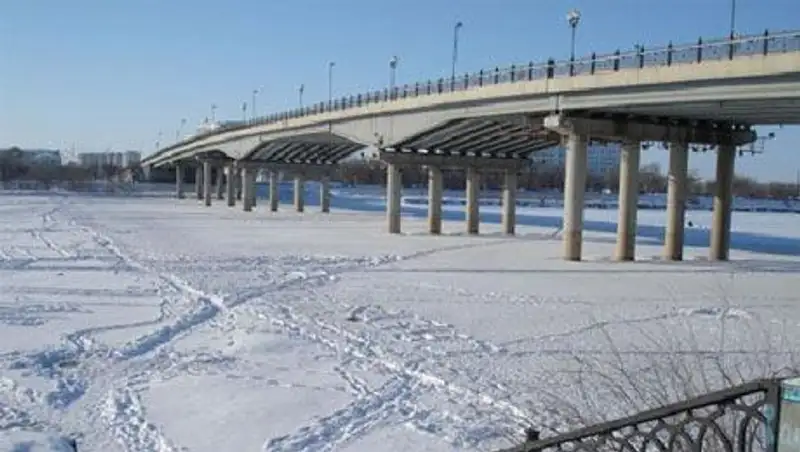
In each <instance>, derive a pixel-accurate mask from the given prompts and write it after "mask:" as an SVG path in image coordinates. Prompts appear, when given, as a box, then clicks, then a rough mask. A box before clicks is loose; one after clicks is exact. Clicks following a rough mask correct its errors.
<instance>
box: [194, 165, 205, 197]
mask: <svg viewBox="0 0 800 452" xmlns="http://www.w3.org/2000/svg"><path fill="white" fill-rule="evenodd" d="M194 194H195V196H196V197H197V199H198V200H200V199H203V167H202V165H201V166H197V167H195V169H194Z"/></svg>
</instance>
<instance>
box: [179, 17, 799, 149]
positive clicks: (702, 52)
mask: <svg viewBox="0 0 800 452" xmlns="http://www.w3.org/2000/svg"><path fill="white" fill-rule="evenodd" d="M788 52H800V30H798V31H787V32H780V33H770V32H769V31H764V33H761V34H757V35H749V36H741V37H735V38H718V39H713V40H708V41H705V40H703V39H702V38H700V39H698V40H697V42H696V43H692V44H686V45H678V46H676V45H673V44H672V43H670V44H668V45H667V46H666V47H660V48H654V49H646V48H644V47H643V46H636V47H635V49H634V50H632V51H626V52H621V51H620V50H617V51H616V52H613V53H610V54H604V55H603V54H594V53H593V54H592V55H591V56H589V57H588V58H581V59H576V60H574V61H573V60H560V61H556V60H553V59H550V60H548V61H547V62H545V63H534V62H530V63H527V64H521V65H512V66H509V67H506V68H500V67H495V68H493V69H487V70H481V71H478V72H477V73H472V74H465V75H463V76H456V77H454V78H450V77H447V78H439V79H437V80H427V81H424V82H418V83H414V84H405V85H402V86H397V87H393V88H391V89H390V88H388V87H387V88H385V89H383V90H376V91H369V92H366V93H361V94H356V95H351V96H345V97H341V98H337V99H334V100H332V101H325V102H318V103H315V104H311V105H309V106H306V107H303V108H297V109H293V110H289V111H284V112H279V113H273V114H270V115H267V116H261V117H258V118H253V119H251V120H247V121H238V122H234V123H233V124H231V125H227V126H225V127H222V128H219V129H215V130H213V131H210V132H208V133H205V134H201V135H196V136H194V137H192V138H190V139H188V140H184V141H182V142H179V143H176V144H174V145H172V146H169V147H167V148H164V149H163V151H168V150H169V149H171V148H172V147H174V146H177V145H180V144H190V143H192V142H194V141H197V140H201V139H203V138H205V137H208V136H211V135H215V134H219V133H222V132H228V131H233V130H241V129H245V128H248V127H251V126H254V125H263V124H274V123H279V122H282V121H287V120H289V119H293V118H300V117H305V116H312V115H316V114H320V113H327V112H332V111H343V110H348V109H351V108H358V107H362V106H365V105H369V104H374V103H380V102H392V101H395V100H399V99H407V98H413V97H422V96H432V95H438V94H445V93H450V92H455V91H464V90H468V89H475V88H480V87H484V86H490V85H497V84H501V83H516V82H525V81H533V80H542V79H552V78H562V77H575V76H580V75H593V74H600V73H605V72H615V71H620V70H627V69H637V68H638V69H642V68H648V67H660V66H675V65H681V64H698V63H702V62H704V61H720V60H725V59H728V60H733V59H735V58H738V57H743V56H753V55H770V54H775V53H788Z"/></svg>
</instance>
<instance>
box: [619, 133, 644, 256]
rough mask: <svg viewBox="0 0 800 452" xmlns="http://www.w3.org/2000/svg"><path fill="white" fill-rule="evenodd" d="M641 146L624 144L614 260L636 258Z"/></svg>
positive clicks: (620, 170) (631, 143)
mask: <svg viewBox="0 0 800 452" xmlns="http://www.w3.org/2000/svg"><path fill="white" fill-rule="evenodd" d="M640 156H641V144H640V143H639V142H638V141H630V142H625V143H623V144H622V153H621V154H620V162H619V217H618V220H617V247H616V250H615V253H614V258H615V259H616V260H618V261H632V260H634V259H635V257H636V213H637V209H638V204H639V161H640Z"/></svg>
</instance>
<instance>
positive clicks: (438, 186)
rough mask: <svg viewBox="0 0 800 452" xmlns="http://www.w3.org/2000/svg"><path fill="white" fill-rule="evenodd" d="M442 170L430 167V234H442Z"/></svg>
mask: <svg viewBox="0 0 800 452" xmlns="http://www.w3.org/2000/svg"><path fill="white" fill-rule="evenodd" d="M443 185H444V184H443V183H442V169H441V168H439V167H438V166H429V167H428V232H430V233H431V234H441V233H442V187H443Z"/></svg>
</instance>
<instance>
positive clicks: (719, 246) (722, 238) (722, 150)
mask: <svg viewBox="0 0 800 452" xmlns="http://www.w3.org/2000/svg"><path fill="white" fill-rule="evenodd" d="M735 161H736V147H735V146H733V145H730V144H725V145H720V146H719V147H718V148H717V171H716V172H717V175H716V176H717V177H716V184H715V189H714V211H713V215H712V219H711V240H710V247H709V257H710V259H711V260H714V261H726V260H728V257H729V254H730V241H731V209H732V207H733V177H734V170H735Z"/></svg>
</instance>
